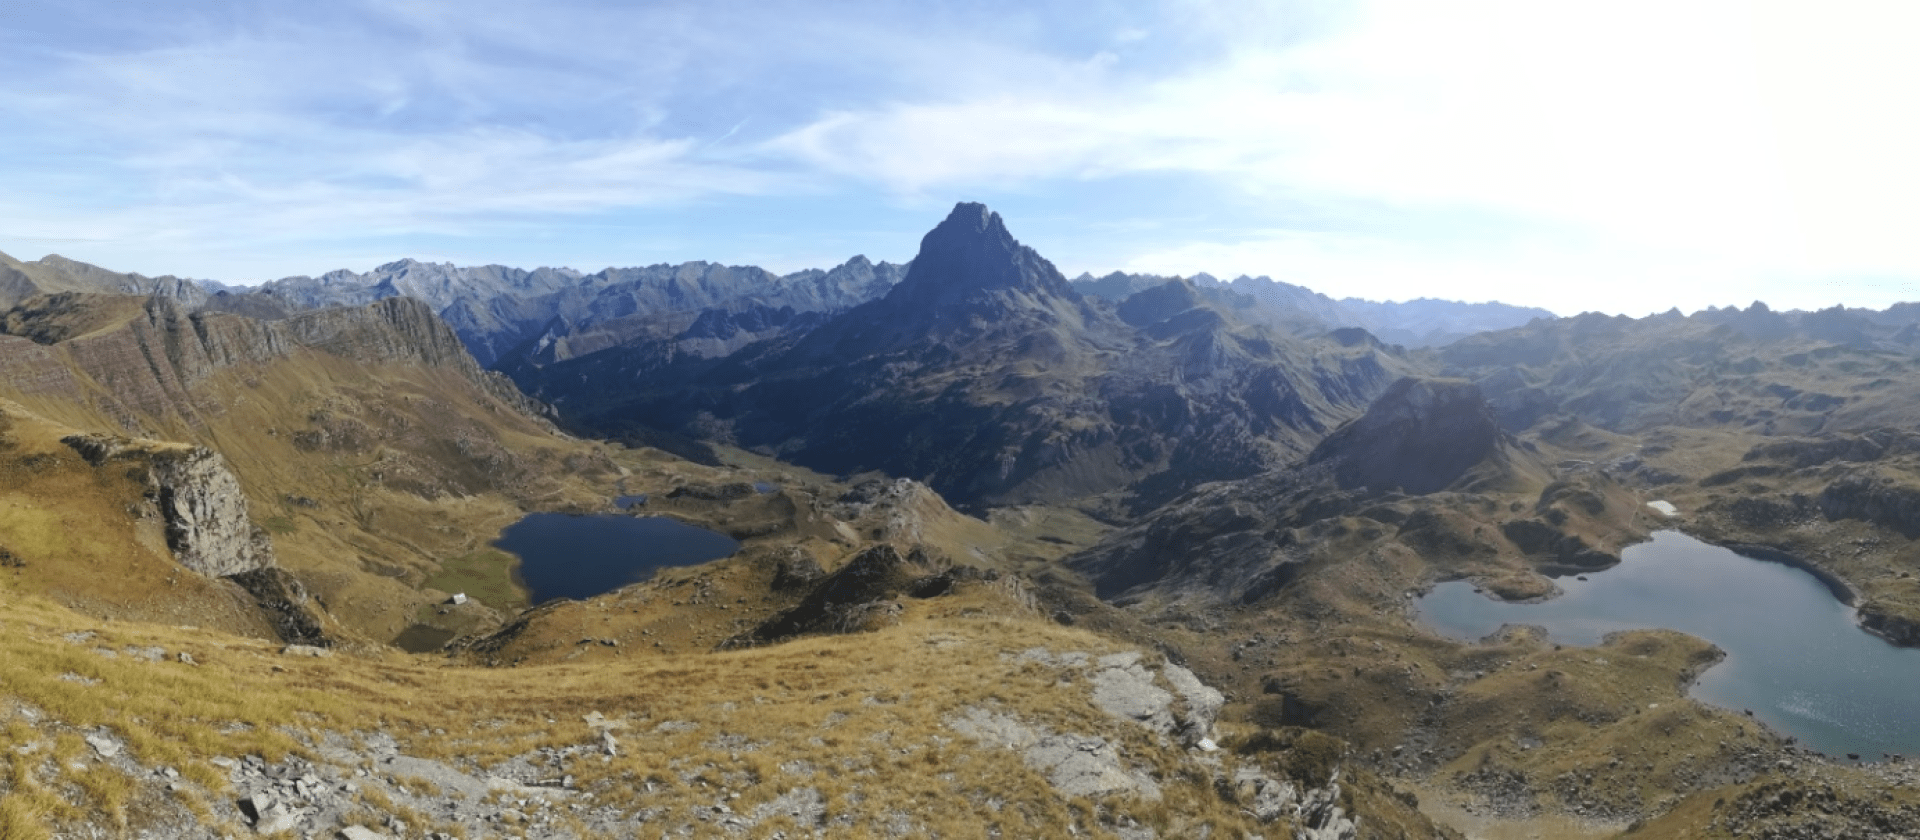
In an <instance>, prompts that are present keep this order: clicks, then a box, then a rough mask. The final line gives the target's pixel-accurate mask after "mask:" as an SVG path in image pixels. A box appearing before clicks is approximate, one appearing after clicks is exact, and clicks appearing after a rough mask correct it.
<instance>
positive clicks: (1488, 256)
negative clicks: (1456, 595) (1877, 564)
mask: <svg viewBox="0 0 1920 840" xmlns="http://www.w3.org/2000/svg"><path fill="white" fill-rule="evenodd" d="M1915 43H1920V3H1911V2H1905V1H1904V0H1897V1H1896V2H1877V3H1875V2H1848V1H1847V0H1830V1H1829V2H1821V3H1806V2H1770V1H1769V0H1747V2H1712V1H1711V0H1662V1H1661V2H1638V0H1610V1H1609V2H1604V3H1603V2H1571V1H1570V0H1569V1H1568V2H1560V0H1515V1H1514V2H1495V1H1494V0H1450V1H1449V2H1446V3H1434V2H1429V0H1407V2H1393V1H1392V0H1377V1H1376V0H1346V1H1345V2H1271V3H1263V2H1257V0H1224V2H1210V1H1209V0H1164V2H1152V0H1130V1H1129V2H1117V1H1116V2H1108V1H1107V0H1073V2H1058V3H1049V2H1032V0H1024V1H1023V2H997V1H996V0H981V1H980V2H964V3H962V2H940V0H914V1H913V2H863V0H845V2H826V0H820V2H811V3H799V2H783V0H753V2H727V1H726V0H700V2H677V1H676V0H665V1H664V2H614V0H543V2H539V3H534V2H505V0H462V1H461V2H425V1H424V0H413V1H412V2H409V0H379V1H378V2H353V0H327V1H325V2H322V1H320V0H316V2H307V3H284V2H273V1H272V0H257V2H211V0H176V1H175V2H167V3H124V2H101V1H98V0H95V1H93V2H89V0H78V1H77V2H76V0H60V2H52V1H51V0H27V2H15V3H9V4H6V5H5V7H4V11H3V12H0V78H4V79H6V80H7V81H6V83H5V84H4V85H0V251H5V252H6V253H8V254H10V255H12V256H14V257H17V258H21V259H36V258H38V257H40V256H42V255H45V254H50V253H58V254H62V255H65V256H67V257H70V258H73V259H79V260H83V261H86V262H91V263H95V264H98V265H103V266H106V267H108V268H112V269H116V270H121V271H134V272H139V273H143V274H147V275H150V276H157V275H163V274H173V275H177V276H184V277H193V278H199V279H209V280H218V281H222V282H227V283H235V284H250V283H257V282H260V281H263V280H268V279H274V278H278V277H284V276H291V275H298V274H319V273H323V272H326V271H330V270H334V269H339V268H347V269H352V270H356V271H365V270H367V269H370V268H373V267H374V266H376V265H379V264H383V263H387V262H391V261H393V260H397V259H401V258H405V257H411V258H415V259H421V260H427V261H434V262H452V263H456V264H460V265H481V264H490V263H499V264H504V265H511V266H519V267H524V268H534V267H538V266H543V265H546V266H569V267H573V268H577V269H580V270H583V271H595V270H598V269H600V268H605V267H608V266H629V265H647V264H654V263H663V262H664V263H679V262H683V261H687V260H710V261H715V262H723V263H728V264H735V265H746V264H751V265H760V266H763V267H766V268H768V269H771V270H774V271H777V272H787V271H794V270H798V269H802V268H811V267H820V268H826V267H831V266H833V265H836V264H838V263H840V262H843V261H844V260H846V259H847V258H849V257H851V256H853V255H855V254H865V255H867V256H868V257H870V258H872V259H875V260H892V261H895V262H899V261H904V260H908V259H911V258H912V257H913V253H914V251H915V250H916V249H917V247H918V243H919V239H920V237H921V236H922V235H923V234H924V233H925V232H926V231H927V230H928V229H930V228H931V227H932V226H933V225H935V224H937V223H938V222H939V221H940V219H942V218H944V216H945V214H946V212H947V211H948V210H949V209H950V208H951V206H952V205H953V203H955V202H957V201H980V202H985V203H986V204H987V205H988V206H990V207H992V208H993V209H995V210H997V211H999V212H1000V213H1001V215H1002V216H1003V217H1004V218H1005V219H1006V222H1007V224H1008V227H1009V228H1010V229H1011V230H1012V231H1013V233H1014V235H1015V236H1016V237H1018V238H1019V239H1021V241H1023V242H1024V243H1025V244H1028V245H1031V246H1033V247H1034V248H1035V249H1036V250H1038V251H1039V252H1040V253H1041V254H1042V255H1043V256H1046V257H1047V258H1049V259H1050V260H1052V261H1053V262H1054V264H1055V265H1056V266H1058V267H1059V268H1060V269H1061V270H1062V271H1063V272H1065V273H1066V274H1067V275H1068V276H1069V277H1072V276H1075V275H1078V274H1079V273H1081V272H1092V273H1094V274H1096V275H1099V274H1104V273H1106V272H1109V271H1116V270H1118V271H1129V272H1148V273H1155V274H1169V275H1191V274H1194V273H1197V272H1208V273H1211V274H1213V275H1215V276H1218V277H1222V278H1227V277H1233V276H1236V275H1240V274H1249V275H1254V276H1261V275H1265V276H1270V277H1272V278H1274V279H1276V280H1283V281H1286V282H1289V283H1294V284H1298V285H1302V286H1306V287H1308V288H1311V289H1314V290H1316V291H1320V292H1323V293H1326V294H1329V295H1332V296H1334V297H1349V296H1352V297H1363V298H1369V299H1374V300H1406V299H1410V298H1416V297H1437V298H1448V299H1457V300H1469V301H1483V300H1500V301H1505V302H1508V303H1513V304H1520V305H1528V306H1540V307H1544V308H1547V309H1549V310H1552V311H1555V312H1557V313H1560V314H1574V313H1578V312H1583V311H1601V312H1608V313H1624V314H1629V315H1642V314H1646V313H1649V312H1656V311H1664V310H1666V309H1669V308H1673V307H1679V308H1680V309H1682V310H1685V311H1693V310H1697V309H1701V308H1705V307H1707V306H1726V305H1741V306H1744V305H1746V304H1748V303H1750V302H1752V301H1754V300H1763V301H1766V302H1767V303H1769V304H1770V305H1772V306H1773V307H1774V308H1777V309H1790V308H1803V309H1811V308H1821V307H1827V306H1832V305H1835V304H1845V305H1849V306H1869V307H1876V308H1877V307H1884V306H1886V305H1889V304H1891V303H1894V302H1897V301H1902V300H1920V235H1917V234H1920V107H1916V105H1920V50H1915V49H1913V48H1912V45H1913V44H1915Z"/></svg>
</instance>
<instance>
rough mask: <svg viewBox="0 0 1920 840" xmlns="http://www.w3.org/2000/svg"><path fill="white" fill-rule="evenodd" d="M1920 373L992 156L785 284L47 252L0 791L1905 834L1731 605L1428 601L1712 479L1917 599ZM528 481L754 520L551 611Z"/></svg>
mask: <svg viewBox="0 0 1920 840" xmlns="http://www.w3.org/2000/svg"><path fill="white" fill-rule="evenodd" d="M1916 365H1920V307H1915V306H1913V305H1900V306H1895V307H1892V308H1889V309H1887V310H1882V311H1868V310H1857V309H1832V310H1825V311H1820V312H1775V311H1772V310H1770V309H1768V308H1767V307H1765V305H1764V304H1754V305H1751V306H1746V307H1742V308H1729V309H1711V310H1706V311H1702V312H1697V313H1694V314H1692V315H1683V314H1681V313H1679V312H1670V313H1666V314H1662V315H1656V316H1652V317H1648V318H1640V319H1633V318H1624V317H1610V316H1604V315H1598V314H1586V315H1581V316H1577V317H1571V318H1554V317H1551V316H1550V315H1549V314H1548V313H1544V312H1540V311H1538V310H1526V309H1521V308H1516V307H1509V306H1504V305H1500V304H1459V303H1449V302H1445V301H1433V300H1421V301H1412V302H1408V303H1403V304H1371V303H1368V302H1365V301H1356V300H1352V299H1348V300H1334V299H1332V298H1329V297H1326V296H1324V295H1318V294H1316V293H1313V292H1310V291H1308V290H1305V289H1302V288H1300V287H1297V286H1291V285H1287V284H1284V283H1278V282H1275V281H1271V280H1268V279H1265V278H1244V277H1243V278H1238V279H1236V280H1234V281H1231V282H1222V281H1219V280H1217V279H1215V278H1212V277H1210V276H1206V275H1196V276H1194V277H1190V278H1163V277H1152V276H1144V275H1127V274H1111V275H1108V276H1106V277H1101V278H1093V277H1088V276H1082V277H1080V278H1078V279H1075V280H1069V279H1067V278H1066V277H1065V276H1064V275H1063V274H1062V273H1061V272H1060V271H1059V270H1058V269H1057V268H1056V267H1055V266H1054V265H1053V264H1052V263H1051V262H1049V261H1048V260H1047V259H1046V258H1045V257H1044V256H1042V255H1041V254H1040V253H1039V252H1037V251H1036V250H1034V249H1033V248H1032V247H1029V246H1028V245H1025V244H1022V243H1021V242H1020V241H1019V240H1017V239H1016V238H1015V237H1014V236H1013V233H1012V231H1011V230H1010V229H1009V226H1008V223H1007V220H1005V219H1003V218H1001V216H1000V215H998V214H996V213H994V212H993V211H991V210H989V209H988V208H986V207H984V206H982V205H979V204H971V203H962V204H959V205H957V206H955V207H954V209H953V210H952V212H951V213H949V214H948V215H947V216H946V217H945V218H944V219H943V220H941V221H939V223H938V224H936V225H934V226H933V227H932V228H931V230H930V231H929V232H928V233H927V234H926V236H925V237H924V238H923V239H922V240H921V242H920V244H919V250H918V251H917V252H916V254H915V256H914V259H913V260H912V261H911V262H910V263H906V264H902V265H894V264H889V263H873V262H871V261H869V260H867V259H865V258H863V257H856V258H854V259H852V260H849V261H848V262H847V263H845V264H843V265H841V266H838V267H835V268H834V269H832V270H828V271H807V272H798V273H794V274H789V275H784V276H777V275H774V274H771V273H769V272H765V271H762V270H760V269H756V268H751V267H727V266H720V265H715V264H710V263H686V264H682V265H678V266H668V265H657V266H652V267H648V268H636V269H608V270H606V271H602V272H598V273H596V274H582V273H580V272H574V271H571V270H565V269H539V270H536V271H522V270H519V269H509V268H503V267H498V266H490V267H483V268H456V267H453V266H446V265H430V264H424V263H418V262H412V261H402V262H398V263H393V264H389V265H386V266H382V267H380V268H379V269H376V270H375V271H373V272H369V273H367V274H354V273H350V272H335V273H332V274H327V275H322V276H320V277H318V278H311V277H298V278H288V279H285V280H278V281H273V282H270V283H267V284H263V285H262V286H260V287H257V288H250V289H241V288H233V287H222V286H219V285H218V284H207V283H200V282H194V281H187V280H180V279H178V278H171V277H163V278H157V279H156V278H147V277H144V276H142V275H138V274H121V273H117V272H113V271H108V270H105V269H100V268H97V267H93V266H87V265H84V264H81V263H76V262H72V261H68V260H64V259H61V258H58V257H48V258H45V259H42V260H40V261H37V262H20V261H16V260H12V259H0V627H4V630H5V632H0V727H4V728H5V731H6V732H7V733H8V739H9V744H10V746H11V747H12V748H11V749H10V750H9V751H7V752H6V753H4V754H0V837H7V838H12V837H15V836H22V837H48V836H82V835H84V834H87V833H88V832H91V833H93V834H102V833H104V834H113V833H116V832H117V833H119V834H123V835H129V836H135V835H139V834H140V833H142V832H145V833H146V834H147V835H148V836H191V837H214V836H222V835H235V834H239V833H242V832H248V831H252V832H255V833H262V834H272V833H274V832H293V833H298V834H303V835H313V836H345V837H353V838H364V837H371V836H416V835H420V834H422V833H423V832H424V833H427V834H428V835H429V836H504V835H512V836H540V837H563V836H633V835H637V834H645V833H650V832H659V833H663V834H667V835H673V836H703V835H725V836H732V835H740V836H774V835H775V834H776V833H783V834H785V836H802V835H806V836H841V835H860V834H866V835H870V836H889V837H906V836H935V835H937V836H974V835H989V836H991V835H999V836H1069V835H1081V836H1102V837H1124V838H1147V837H1187V836H1253V835H1260V836H1290V837H1294V838H1340V839H1342V840H1357V838H1363V837H1365V838H1376V837H1377V838H1403V837H1446V838H1454V837H1464V836H1492V835H1495V834H1497V833H1500V832H1505V833H1507V834H1512V835H1518V836H1529V835H1531V836H1566V837H1612V836H1620V837H1681V836H1697V837H1723V836H1781V837H1789V836H1795V837H1797V836H1849V837H1855V836H1857V837H1897V836H1913V835H1914V834H1915V833H1917V832H1920V798H1917V797H1916V795H1915V794H1914V793H1913V791H1914V790H1915V789H1916V787H1915V784H1914V783H1915V782H1916V781H1920V778H1916V777H1915V776H1914V774H1913V771H1912V770H1910V769H1908V765H1906V764H1905V763H1904V762H1901V761H1895V760H1892V759H1891V758H1889V760H1887V761H1884V762H1879V763H1863V762H1859V761H1854V760H1849V759H1845V758H1843V757H1839V756H1821V755H1819V754H1817V753H1813V752H1811V751H1810V750H1808V749H1806V748H1805V747H1803V746H1801V745H1797V744H1795V743H1793V742H1792V741H1791V740H1789V739H1787V738H1784V737H1782V736H1780V735H1779V734H1777V733H1775V732H1773V731H1771V730H1769V729H1767V728H1765V727H1764V726H1761V725H1759V724H1758V723H1757V722H1756V720H1755V719H1754V718H1753V717H1751V716H1749V715H1747V714H1743V713H1742V711H1741V710H1737V709H1728V708H1720V707H1715V706H1711V705H1707V704H1704V703H1701V702H1698V701H1696V700H1694V699H1693V698H1692V697H1691V696H1690V695H1689V693H1688V687H1689V685H1690V684H1691V683H1692V682H1693V681H1694V680H1695V679H1696V678H1697V677H1698V676H1699V675H1700V673H1701V672H1702V671H1703V670H1704V669H1706V668H1709V667H1712V666H1713V664H1714V663H1715V662H1716V661H1718V656H1719V653H1718V652H1717V651H1716V649H1715V648H1714V647H1713V646H1712V645H1711V644H1709V643H1707V642H1705V641H1703V640H1700V639H1695V638H1692V637H1688V636H1685V635H1682V634H1679V633H1674V632H1671V631H1663V630H1634V631H1627V632H1621V633H1617V634H1614V635H1612V636H1609V637H1607V638H1606V639H1605V640H1603V642H1602V643H1601V644H1599V645H1597V646H1594V647H1580V646H1576V645H1568V644H1562V643H1560V642H1558V641H1556V640H1555V639H1552V638H1550V637H1548V636H1546V635H1545V634H1544V633H1542V632H1540V631H1538V630H1537V629H1533V628H1519V627H1508V628H1504V629H1502V630H1501V631H1500V632H1498V633H1495V634H1494V635H1492V636H1489V637H1487V638H1485V639H1480V640H1475V641H1461V640H1456V639H1451V638H1447V637H1445V636H1442V635H1440V634H1438V633H1436V632H1434V631H1433V630H1431V629H1429V628H1428V627H1427V626H1426V625H1425V624H1424V623H1423V622H1422V619H1421V616H1420V614H1419V610H1418V607H1417V602H1418V599H1419V596H1420V595H1421V593H1423V592H1425V591H1427V590H1429V589H1430V588H1432V587H1434V586H1436V585H1437V584H1440V583H1442V582H1447V581H1453V580H1459V579H1466V580H1470V581H1472V582H1473V584H1474V586H1475V587H1476V588H1478V589H1480V590H1482V592H1483V593H1484V594H1486V595H1487V596H1488V597H1493V598H1500V599H1505V600H1515V601H1528V600H1539V599H1548V598H1552V597H1554V596H1555V595H1556V594H1557V593H1559V592H1560V591H1561V588H1562V587H1563V585H1564V583H1565V581H1566V578H1567V576H1569V575H1591V574H1599V573H1603V572H1605V570H1607V569H1608V568H1610V567H1612V566H1613V565H1615V564H1617V563H1619V562H1621V557H1622V552H1623V550H1625V549H1626V548H1627V547H1628V546H1631V545H1633V544H1635V543H1637V542H1639V541H1641V540H1644V539H1645V538H1646V537H1647V536H1648V535H1649V534H1651V533H1653V532H1655V531H1659V530H1666V529H1673V528H1679V529H1683V530H1685V531H1687V532H1688V533H1690V534H1692V535H1694V536H1696V537H1699V538H1701V539H1705V540H1708V541H1711V542H1715V543H1718V544H1721V545H1727V546H1735V547H1738V548H1739V549H1740V550H1741V551H1743V552H1746V553H1748V554H1749V555H1750V556H1755V557H1763V558H1766V559H1770V560H1775V561H1778V562H1785V563H1788V564H1790V565H1794V566H1796V567H1799V568H1803V569H1806V570H1810V571H1812V572H1813V573H1815V574H1816V575H1817V576H1818V579H1819V580H1821V581H1822V582H1824V583H1826V584H1828V586H1829V587H1830V588H1831V591H1833V592H1834V593H1836V594H1838V595H1840V596H1842V597H1844V598H1845V599H1846V600H1847V604H1848V606H1849V608H1850V609H1851V610H1852V612H1851V613H1850V614H1851V615H1852V616H1853V617H1854V618H1855V620H1856V621H1857V622H1858V623H1859V624H1860V626H1861V627H1862V629H1864V630H1866V631H1868V632H1872V633H1875V634H1877V635H1880V636H1881V637H1883V638H1885V639H1887V640H1889V641H1890V642H1892V643H1895V644H1900V645H1907V646H1913V645H1920V588H1917V587H1916V584H1915V582H1914V581H1915V580H1916V578H1915V576H1914V569H1913V566H1914V562H1913V557H1915V556H1920V555H1916V551H1920V435H1916V434H1915V433H1914V432H1913V431H1912V429H1913V427H1914V424H1915V422H1916V421H1920V392H1917V391H1916V390H1915V389H1916V385H1915V384H1914V383H1915V382H1916V381H1920V380H1916V378H1915V374H1916V372H1917V370H1920V369H1917V368H1916ZM1655 501H1658V502H1659V503H1660V504H1661V505H1664V507H1661V506H1654V505H1650V504H1649V503H1650V502H1655ZM531 514H546V515H552V514H570V515H574V516H583V515H593V516H598V517H634V516H640V517H661V518H667V519H672V520H676V521H677V522H679V523H681V524H683V525H693V526H698V527H702V528H706V529H709V530H713V531H716V532H720V533H722V534H724V535H726V536H727V537H729V538H731V539H732V540H735V541H737V542H738V544H739V550H738V551H737V552H736V553H735V554H733V555H731V556H728V557H725V558H722V559H718V560H714V561H711V562H708V563H703V564H698V565H693V566H687V567H681V568H669V569H662V570H660V571H659V572H658V573H657V574H656V575H655V576H654V577H652V578H650V579H647V580H642V581H637V582H633V583H630V584H628V585H625V586H621V587H618V588H616V589H613V590H611V591H608V592H605V593H602V594H598V595H594V596H592V597H588V598H584V599H580V600H569V599H559V600H553V601H548V602H546V603H540V604H535V603H532V602H531V597H530V593H529V590H528V588H527V586H526V584H525V582H524V580H523V579H522V578H521V577H520V575H519V574H518V572H517V569H518V568H519V567H520V564H521V562H522V561H520V560H519V559H518V558H516V557H514V556H513V555H510V554H507V553H505V552H503V551H501V550H500V549H499V548H498V547H496V546H495V545H493V539H494V537H495V535H498V534H500V533H502V531H503V530H504V529H506V528H508V527H509V526H511V525H513V524H514V523H516V522H518V521H520V520H522V518H523V517H526V516H528V515H531ZM595 559H597V558H596V557H595V556H594V552H584V553H580V554H579V556H577V557H575V558H574V559H573V560H572V561H571V562H575V563H591V562H593V561H594V560H595ZM1809 803H1815V804H1809Z"/></svg>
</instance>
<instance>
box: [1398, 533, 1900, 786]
mask: <svg viewBox="0 0 1920 840" xmlns="http://www.w3.org/2000/svg"><path fill="white" fill-rule="evenodd" d="M1556 582H1557V583H1558V584H1559V585H1560V588H1561V589H1562V590H1564V594H1562V595H1560V596H1559V597H1557V598H1554V599H1552V600H1550V601H1545V602H1542V603H1537V604H1513V603H1507V602H1504V601H1497V600H1494V599H1492V598H1490V597H1488V596H1486V595H1482V594H1479V593H1476V592H1475V591H1474V587H1473V585H1472V584H1471V583H1469V582H1467V581H1451V582H1448V583H1443V584H1440V585H1438V586H1435V587H1434V589H1433V591H1432V592H1430V593H1428V594H1427V595H1426V596H1425V597H1422V598H1421V599H1420V601H1419V605H1418V608H1419V615H1420V620H1421V621H1422V622H1423V623H1425V624H1426V625H1427V626H1429V627H1431V628H1433V629H1435V630H1437V631H1439V632H1441V633H1443V634H1446V635H1448V636H1452V637H1454V638H1458V639H1478V638H1481V637H1484V636H1486V635H1488V634H1490V633H1493V632H1494V631H1496V630H1498V629H1499V628H1500V626H1501V625H1504V624H1529V625H1534V626H1538V627H1544V628H1546V630H1547V633H1548V635H1550V636H1551V637H1553V638H1554V639H1555V640H1556V641H1559V642H1562V643H1566V644H1572V645H1595V644H1599V643H1600V641H1601V638H1602V637H1603V636H1605V635H1606V634H1608V633H1612V632H1614V631H1618V630H1631V629H1644V628H1668V629H1673V630H1679V631H1681V632H1683V633H1689V634H1691V635H1694V636H1698V637H1700V638H1703V639H1706V640H1707V641H1710V642H1712V643H1714V644H1715V645H1718V646H1719V647H1720V648H1721V649H1722V650H1725V651H1726V652H1727V658H1726V659H1725V660H1724V661H1722V662H1721V663H1720V664H1718V665H1715V666H1713V667H1712V668H1709V669H1707V671H1706V673H1704V674H1702V675H1701V677H1700V680H1699V681H1698V682H1697V683H1696V684H1695V685H1694V688H1693V691H1692V694H1693V696H1694V697H1695V698H1697V699H1699V700H1702V701H1705V702H1708V703H1712V704H1714V705H1717V706H1722V707H1725V708H1729V709H1748V710H1751V711H1752V712H1753V714H1754V717H1756V718H1758V719H1759V720H1761V721H1762V722H1764V723H1766V724H1767V725H1769V726H1771V727H1773V728H1774V729H1775V730H1777V731H1779V732H1782V733H1785V734H1787V735H1791V736H1793V737H1795V738H1798V739H1799V740H1800V742H1801V743H1802V744H1804V745H1806V746H1808V747H1810V748H1813V749H1816V750H1819V751H1821V752H1824V753H1827V754H1829V755H1835V756H1838V755H1844V754H1846V753H1859V754H1860V755H1861V757H1862V758H1864V759H1878V758H1880V757H1881V754H1882V753H1894V754H1897V755H1906V756H1914V755H1920V716H1917V715H1915V714H1914V705H1913V704H1914V703H1915V698H1920V650H1915V649H1910V648H1899V647H1895V646H1893V645H1890V644H1888V643H1887V642H1885V641H1884V640H1882V639H1880V638H1878V637H1876V636H1873V635H1871V634H1869V633H1867V632H1866V631H1864V630H1861V629H1860V627H1859V626H1858V625H1857V624H1855V623H1854V611H1853V609H1852V608H1851V607H1848V606H1847V605H1845V604H1843V603H1841V602H1840V601H1839V600H1837V599H1836V598H1835V597H1834V594H1833V592H1832V590H1830V589H1829V588H1828V587H1827V586H1826V585H1825V584H1823V583H1821V582H1820V581H1819V580H1818V579H1816V578H1815V577H1814V576H1813V575H1811V574H1809V573H1807V572H1805V571H1802V570H1800V569H1796V568H1792V567H1790V566H1786V565H1782V564H1779V563H1771V562H1766V561H1762V560H1754V559H1751V558H1747V557H1742V556H1740V555H1738V554H1735V553H1733V552H1732V551H1729V550H1727V549H1724V548H1721V547H1719V546H1715V545H1709V544H1707V543H1703V542H1700V541H1699V540H1696V539H1693V538H1691V537H1688V536H1686V535H1684V534H1681V533H1679V532H1677V531H1662V532H1659V533H1656V534H1654V535H1653V539H1652V540H1651V541H1650V542H1645V543H1641V544H1639V545H1636V546H1632V547H1630V548H1628V549H1627V550H1626V551H1624V552H1622V553H1621V563H1620V565H1618V566H1615V567H1614V568H1612V569H1608V570H1606V571H1602V572H1594V573H1590V574H1589V575H1587V576H1586V579H1584V580H1582V579H1579V578H1574V577H1565V578H1560V579H1558V580H1557V581H1556Z"/></svg>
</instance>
